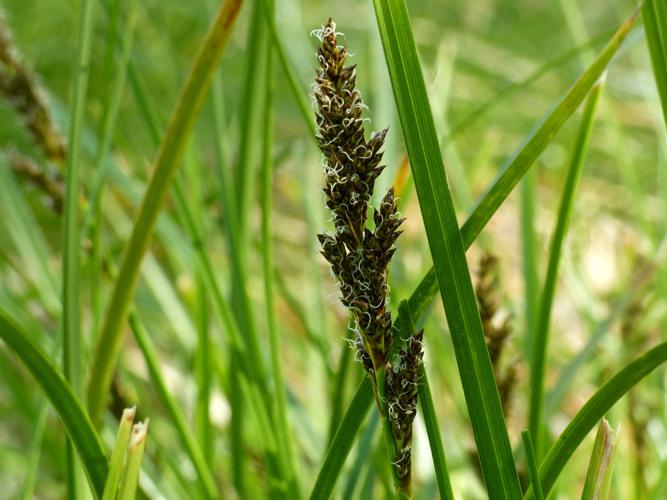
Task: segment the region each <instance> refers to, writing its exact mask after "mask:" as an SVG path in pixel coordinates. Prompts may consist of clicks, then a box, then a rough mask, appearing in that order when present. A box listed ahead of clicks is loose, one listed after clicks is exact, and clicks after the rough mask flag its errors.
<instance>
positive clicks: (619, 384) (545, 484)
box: [526, 342, 667, 498]
mask: <svg viewBox="0 0 667 500" xmlns="http://www.w3.org/2000/svg"><path fill="white" fill-rule="evenodd" d="M665 361H667V342H663V343H662V344H659V345H658V346H656V347H654V348H653V349H651V350H649V351H647V352H645V353H644V354H642V355H641V356H639V357H638V358H637V359H635V360H634V361H632V362H631V363H629V364H628V365H626V366H625V367H623V368H622V369H621V370H620V371H618V372H617V373H616V374H615V375H614V376H613V377H612V378H611V379H609V381H607V383H606V384H604V385H603V386H602V387H601V388H600V389H599V390H598V391H597V392H596V393H595V394H593V396H592V397H591V398H590V399H589V400H588V401H587V402H586V404H585V405H584V406H583V407H582V408H581V410H579V411H578V412H577V414H576V415H575V416H574V418H573V419H572V421H571V422H570V423H569V424H568V425H567V427H566V428H565V430H564V431H563V432H562V433H561V435H560V436H559V438H558V439H557V440H556V442H555V443H554V445H553V446H552V447H551V449H550V450H549V452H548V453H547V455H546V457H545V458H544V460H543V461H542V463H541V464H540V479H541V482H542V488H543V490H544V494H545V495H548V494H549V492H550V491H551V488H552V487H553V485H554V483H555V482H556V479H558V476H559V475H560V473H561V471H562V470H563V467H564V466H565V464H566V463H567V461H568V460H569V459H570V457H571V456H572V453H574V451H575V450H576V449H577V447H578V446H579V445H580V444H581V442H582V441H583V440H584V438H585V437H586V435H588V433H589V432H590V431H591V429H593V427H595V424H597V423H598V422H599V421H600V419H601V418H602V417H603V416H604V415H605V413H607V411H609V409H610V408H611V407H612V406H614V404H616V402H617V401H618V400H619V399H621V397H623V396H624V395H625V394H626V393H627V392H628V391H629V390H630V389H632V388H633V387H634V386H635V385H637V383H639V381H640V380H642V379H643V378H644V377H645V376H646V375H648V374H649V373H651V372H652V371H653V370H655V369H656V368H657V367H658V366H660V365H661V364H663V363H664V362H665ZM526 496H527V497H528V498H530V497H531V492H529V494H528V495H526Z"/></svg>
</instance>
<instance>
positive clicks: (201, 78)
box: [88, 0, 242, 422]
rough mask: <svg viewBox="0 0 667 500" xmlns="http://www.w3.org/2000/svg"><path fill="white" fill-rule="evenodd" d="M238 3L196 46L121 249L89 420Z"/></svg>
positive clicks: (95, 363) (236, 1)
mask: <svg viewBox="0 0 667 500" xmlns="http://www.w3.org/2000/svg"><path fill="white" fill-rule="evenodd" d="M241 3H242V0H231V1H228V2H224V3H223V4H222V6H221V8H220V11H219V13H218V15H217V17H216V19H215V21H214V23H213V26H212V28H211V29H210V30H209V33H208V35H207V37H206V39H205V40H204V42H203V44H202V45H201V47H200V50H199V53H198V55H197V58H196V60H195V63H194V66H193V68H192V71H191V73H190V75H189V77H188V80H187V82H186V84H185V86H184V88H183V91H182V94H181V96H180V98H179V101H178V104H177V106H176V108H175V110H174V112H173V115H172V118H171V121H170V123H169V127H168V128H167V131H166V133H165V136H164V139H163V141H162V145H161V147H160V151H159V154H158V157H157V160H156V164H155V169H154V171H153V176H152V177H151V180H150V183H149V185H148V189H147V191H146V195H145V196H144V199H143V202H142V205H141V209H140V211H139V215H138V217H137V219H136V222H135V224H134V227H133V229H132V235H131V236H130V240H129V242H128V244H127V247H126V249H125V255H124V257H123V261H122V264H121V266H120V270H119V273H118V279H117V280H116V283H115V285H114V289H113V292H112V295H111V301H110V304H109V307H108V309H107V313H106V316H105V319H104V322H103V326H102V331H101V332H100V335H99V338H98V339H97V344H96V348H95V354H94V357H93V360H92V362H91V367H92V370H91V375H90V381H89V383H88V406H89V408H90V415H91V418H92V420H93V422H100V419H101V416H102V412H103V411H104V404H105V401H106V398H107V393H108V388H109V386H110V384H111V377H112V373H113V369H114V365H115V362H116V358H117V356H118V351H119V350H120V345H121V334H122V327H123V324H124V323H125V320H126V319H127V314H128V311H129V307H130V304H131V302H132V300H133V297H134V291H135V288H136V285H137V281H138V277H139V268H140V266H141V261H142V260H143V257H144V254H145V253H146V250H147V249H148V245H149V242H150V239H151V236H152V233H153V228H154V227H155V223H156V221H157V217H158V214H159V212H160V209H161V207H162V205H163V203H164V201H165V198H166V196H167V191H168V188H169V185H170V181H171V179H172V177H173V175H174V173H175V172H176V169H177V167H178V165H179V162H180V158H181V155H182V152H183V149H184V147H185V143H186V140H187V138H188V136H189V135H190V132H191V131H192V128H193V126H194V123H195V120H196V118H197V116H198V114H199V111H200V109H201V106H202V104H203V101H204V98H205V96H206V91H207V90H208V86H209V83H210V81H211V78H212V77H213V72H214V70H215V67H216V65H217V63H218V60H219V59H220V56H221V54H222V51H223V49H224V47H225V45H226V42H227V39H228V38H229V35H230V33H231V30H232V27H233V25H234V21H235V20H236V17H237V14H238V11H239V9H240V7H241Z"/></svg>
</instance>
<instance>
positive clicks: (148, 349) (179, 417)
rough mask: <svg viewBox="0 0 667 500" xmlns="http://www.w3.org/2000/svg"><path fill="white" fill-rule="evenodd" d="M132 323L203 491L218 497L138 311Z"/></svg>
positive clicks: (210, 475)
mask: <svg viewBox="0 0 667 500" xmlns="http://www.w3.org/2000/svg"><path fill="white" fill-rule="evenodd" d="M130 327H131V329H132V333H133V335H134V339H135V340H136V341H137V344H138V345H139V348H140V349H141V352H142V354H143V355H144V361H146V366H147V367H148V372H149V373H150V375H151V379H152V380H153V383H154V384H155V388H156V389H157V393H158V395H159V396H160V399H161V400H162V403H163V404H164V405H165V406H166V408H167V411H168V412H169V415H170V417H171V419H172V422H173V424H174V426H175V427H176V432H177V433H178V436H179V438H180V439H181V443H182V444H183V447H184V448H185V450H186V452H187V454H188V456H189V457H190V460H191V461H192V465H193V466H194V468H195V471H196V472H197V476H198V477H199V481H200V484H201V486H202V489H203V491H204V492H205V493H206V495H207V497H208V498H216V497H217V496H218V488H217V486H216V484H215V479H214V478H213V474H212V473H211V470H210V468H209V466H208V464H207V463H206V459H205V458H204V454H203V453H202V450H201V448H200V447H199V444H198V443H197V439H196V438H195V437H194V435H193V434H192V432H191V431H190V428H189V427H188V424H187V420H186V418H185V415H184V414H183V411H182V410H181V407H180V406H179V404H178V402H177V401H176V398H174V396H173V395H172V393H171V392H169V389H168V388H167V383H166V382H165V380H164V377H163V376H162V370H161V369H160V360H159V358H158V355H157V353H156V352H155V348H154V347H153V343H152V342H151V339H150V336H149V335H148V332H147V331H146V329H145V327H144V326H143V324H142V323H141V320H140V319H139V317H138V316H137V315H136V314H135V313H130Z"/></svg>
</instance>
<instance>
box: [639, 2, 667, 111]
mask: <svg viewBox="0 0 667 500" xmlns="http://www.w3.org/2000/svg"><path fill="white" fill-rule="evenodd" d="M642 19H643V21H644V32H645V33H646V43H647V45H648V49H649V53H650V54H651V64H652V66H653V75H654V77H655V84H656V86H657V87H658V95H659V96H660V102H661V103H662V114H663V117H664V118H665V121H666V122H667V5H665V2H664V1H662V0H645V1H644V5H643V6H642Z"/></svg>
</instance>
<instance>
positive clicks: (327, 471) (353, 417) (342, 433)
mask: <svg viewBox="0 0 667 500" xmlns="http://www.w3.org/2000/svg"><path fill="white" fill-rule="evenodd" d="M372 404H373V385H372V384H371V379H370V378H368V377H364V379H363V381H362V382H361V384H360V385H359V389H357V393H356V394H355V396H354V399H353V400H352V402H351V403H350V406H349V408H348V410H347V412H346V413H345V416H344V417H343V420H342V422H341V423H340V426H339V427H338V431H336V435H335V436H334V438H333V441H332V443H331V446H330V447H329V451H328V452H327V456H326V458H325V459H324V463H323V464H322V468H321V469H320V472H319V473H318V474H317V479H316V480H315V485H314V486H313V490H312V491H311V493H310V500H326V499H327V498H329V497H330V496H331V493H332V492H333V489H334V486H335V484H336V479H338V475H339V474H340V471H341V469H342V468H343V464H344V463H345V459H346V458H347V455H348V454H349V453H350V450H351V449H352V445H353V444H354V439H355V437H356V435H357V432H358V431H359V428H360V427H361V425H362V424H363V423H364V419H365V418H366V415H367V414H368V410H370V408H371V405H372Z"/></svg>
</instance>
